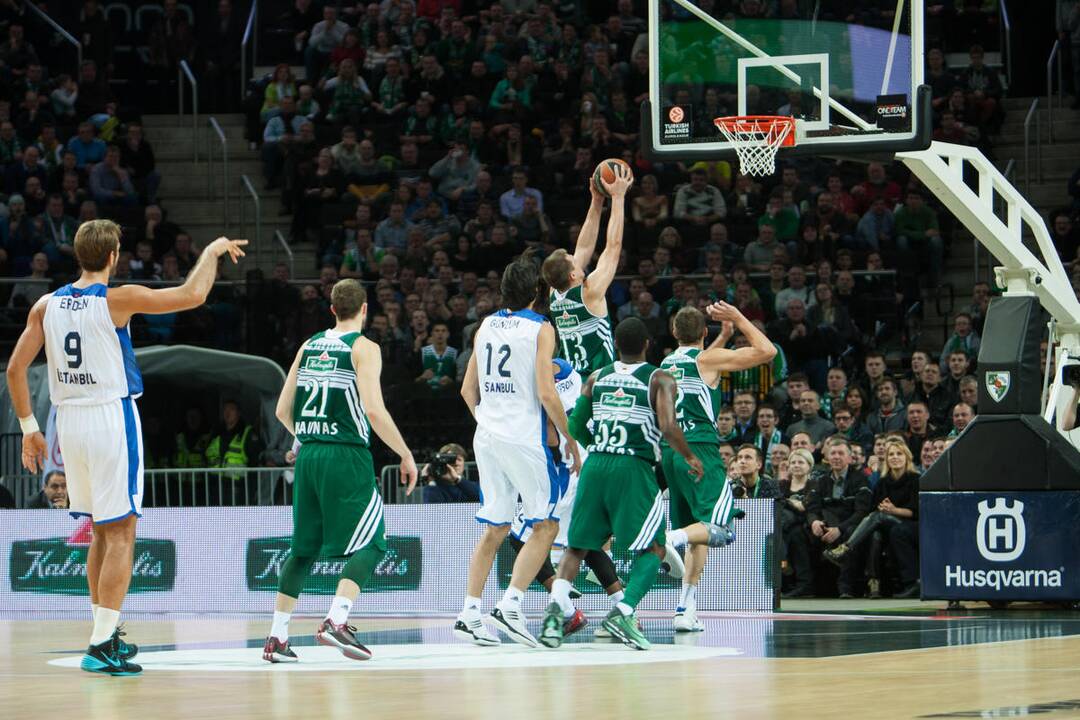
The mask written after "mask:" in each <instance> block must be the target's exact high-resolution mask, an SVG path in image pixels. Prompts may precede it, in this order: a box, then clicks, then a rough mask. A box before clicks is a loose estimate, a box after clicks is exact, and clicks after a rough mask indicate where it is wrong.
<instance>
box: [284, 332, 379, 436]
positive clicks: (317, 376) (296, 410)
mask: <svg viewBox="0 0 1080 720" xmlns="http://www.w3.org/2000/svg"><path fill="white" fill-rule="evenodd" d="M359 338H360V333H358V332H351V333H341V332H337V331H336V330H326V331H325V332H321V333H316V334H314V335H312V336H311V339H310V340H308V341H307V343H306V344H305V345H304V350H303V353H302V354H301V356H300V367H299V368H298V370H297V374H296V396H295V398H294V399H293V413H292V415H293V429H294V431H295V432H296V439H297V440H299V441H300V442H301V444H303V443H309V442H325V443H343V444H347V445H360V446H362V447H367V446H368V444H369V440H368V438H369V437H370V434H371V433H370V432H369V429H368V419H367V415H366V414H365V413H364V405H363V403H362V402H361V401H360V393H359V392H358V391H357V389H356V370H355V369H354V368H353V361H352V346H353V343H355V342H356V341H357V340H358V339H359Z"/></svg>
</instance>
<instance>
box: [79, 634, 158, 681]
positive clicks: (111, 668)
mask: <svg viewBox="0 0 1080 720" xmlns="http://www.w3.org/2000/svg"><path fill="white" fill-rule="evenodd" d="M116 641H117V637H116V635H113V636H112V637H110V638H109V639H108V640H106V641H105V642H103V643H101V644H100V645H91V646H90V647H88V648H86V654H85V655H83V658H82V662H81V663H79V667H80V668H81V669H83V670H85V671H86V672H92V673H99V674H101V675H116V676H124V675H138V674H139V673H141V672H142V667H141V666H139V665H136V664H135V663H133V662H128V661H127V660H125V659H124V658H122V657H121V656H120V651H119V649H118V648H117V646H116Z"/></svg>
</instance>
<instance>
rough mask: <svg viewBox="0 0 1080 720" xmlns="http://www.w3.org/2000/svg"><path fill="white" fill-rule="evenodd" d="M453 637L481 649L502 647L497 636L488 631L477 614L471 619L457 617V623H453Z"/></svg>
mask: <svg viewBox="0 0 1080 720" xmlns="http://www.w3.org/2000/svg"><path fill="white" fill-rule="evenodd" d="M454 637H456V638H457V639H459V640H464V641H466V642H471V643H472V644H473V645H479V646H481V647H492V646H495V645H502V641H501V640H499V636H498V635H496V634H495V633H493V632H491V631H490V630H488V629H487V626H485V625H484V621H483V620H481V619H480V614H479V613H477V614H476V615H473V616H472V617H466V616H465V615H458V617H457V622H455V623H454Z"/></svg>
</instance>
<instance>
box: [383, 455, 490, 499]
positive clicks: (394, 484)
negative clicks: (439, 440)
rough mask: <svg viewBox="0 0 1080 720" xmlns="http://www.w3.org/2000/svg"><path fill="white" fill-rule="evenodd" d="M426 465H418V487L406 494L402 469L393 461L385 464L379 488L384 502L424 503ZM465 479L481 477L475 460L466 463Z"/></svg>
mask: <svg viewBox="0 0 1080 720" xmlns="http://www.w3.org/2000/svg"><path fill="white" fill-rule="evenodd" d="M425 467H427V463H419V464H418V465H417V469H418V470H419V471H420V477H419V478H418V479H417V480H416V489H415V490H413V492H412V495H406V494H405V490H406V488H405V486H404V485H402V484H401V482H400V480H401V470H400V469H399V468H398V466H397V465H395V464H393V463H390V464H388V465H384V466H383V469H382V472H380V473H379V489H380V490H381V491H382V497H383V502H384V503H386V504H388V505H421V504H423V502H424V486H425V485H427V480H425V479H424V477H423V475H424V468H425ZM465 479H466V480H479V479H480V476H479V474H478V471H477V469H476V463H475V462H471V461H470V462H466V463H465Z"/></svg>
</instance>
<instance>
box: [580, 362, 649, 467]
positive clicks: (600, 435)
mask: <svg viewBox="0 0 1080 720" xmlns="http://www.w3.org/2000/svg"><path fill="white" fill-rule="evenodd" d="M658 369H659V368H657V367H656V366H655V365H650V364H648V363H638V364H637V365H626V364H624V363H621V362H616V363H612V364H611V365H608V366H607V367H604V368H602V369H601V370H600V373H599V375H597V376H596V380H595V381H594V382H593V389H592V401H593V404H592V408H593V415H592V416H593V423H594V429H593V444H592V445H590V446H589V453H605V454H608V455H632V456H634V457H638V458H641V459H642V460H645V461H646V462H649V463H656V462H659V461H660V427H659V425H658V424H657V422H656V412H655V411H654V410H653V407H652V403H651V402H650V398H649V381H650V380H651V379H652V375H653V373H654V372H656V371H657V370H658Z"/></svg>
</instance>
